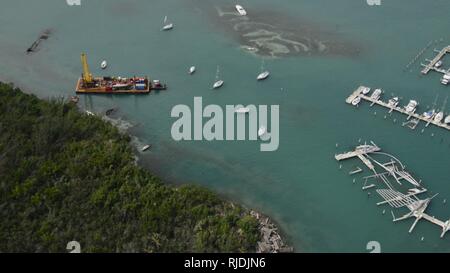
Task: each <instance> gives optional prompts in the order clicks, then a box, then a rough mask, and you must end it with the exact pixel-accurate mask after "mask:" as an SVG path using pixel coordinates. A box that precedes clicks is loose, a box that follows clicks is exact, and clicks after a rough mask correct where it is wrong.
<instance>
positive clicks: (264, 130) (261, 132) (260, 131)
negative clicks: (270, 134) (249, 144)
mask: <svg viewBox="0 0 450 273" xmlns="http://www.w3.org/2000/svg"><path fill="white" fill-rule="evenodd" d="M266 133H267V128H266V127H265V126H261V127H259V129H258V136H259V137H262V136H264V135H265V134H266Z"/></svg>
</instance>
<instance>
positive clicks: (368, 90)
mask: <svg viewBox="0 0 450 273" xmlns="http://www.w3.org/2000/svg"><path fill="white" fill-rule="evenodd" d="M369 92H370V87H364V88H363V90H362V93H363V95H367V94H369Z"/></svg>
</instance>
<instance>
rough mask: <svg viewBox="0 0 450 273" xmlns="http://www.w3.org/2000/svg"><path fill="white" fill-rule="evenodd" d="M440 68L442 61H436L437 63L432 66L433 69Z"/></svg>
mask: <svg viewBox="0 0 450 273" xmlns="http://www.w3.org/2000/svg"><path fill="white" fill-rule="evenodd" d="M441 66H442V61H438V62H437V63H435V64H434V67H436V68H439V67H441Z"/></svg>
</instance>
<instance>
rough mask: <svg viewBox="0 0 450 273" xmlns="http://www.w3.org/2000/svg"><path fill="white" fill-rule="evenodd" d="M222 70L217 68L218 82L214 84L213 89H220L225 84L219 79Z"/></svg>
mask: <svg viewBox="0 0 450 273" xmlns="http://www.w3.org/2000/svg"><path fill="white" fill-rule="evenodd" d="M219 73H220V69H219V66H217V72H216V81H215V82H214V84H213V89H218V88H220V87H222V85H223V84H224V81H223V80H221V79H220V78H219Z"/></svg>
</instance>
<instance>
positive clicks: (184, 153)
mask: <svg viewBox="0 0 450 273" xmlns="http://www.w3.org/2000/svg"><path fill="white" fill-rule="evenodd" d="M81 1H82V5H81V6H80V7H69V6H67V5H66V4H65V2H64V1H62V0H61V1H56V0H41V1H26V0H14V1H13V0H8V1H3V3H2V4H3V5H2V9H0V63H1V66H0V79H3V80H7V81H13V82H15V83H17V85H19V86H20V87H23V88H25V89H27V90H32V91H33V92H34V93H36V94H37V95H39V96H40V97H44V98H45V97H54V96H65V97H68V96H70V95H73V93H74V91H73V90H74V86H75V82H76V79H77V78H78V77H79V75H80V73H81V65H80V53H81V52H86V53H87V54H88V59H89V63H90V66H91V70H92V73H93V74H96V75H99V74H102V73H103V72H102V71H101V69H100V68H99V65H100V62H101V60H103V59H107V60H108V63H109V67H108V69H107V71H106V72H105V73H107V74H108V75H123V76H127V75H140V74H149V75H150V76H151V77H153V78H158V79H161V80H163V81H166V82H168V84H169V90H167V91H163V92H153V93H151V94H150V95H148V96H83V97H81V100H80V106H82V107H84V108H86V109H90V110H91V111H94V112H97V113H102V112H104V111H105V110H106V109H109V108H112V107H118V108H119V111H118V113H117V114H115V115H116V116H117V117H120V118H122V119H123V120H127V121H129V122H130V123H131V124H133V125H134V126H133V127H132V128H131V129H130V130H131V132H132V133H133V134H135V135H136V136H137V137H139V140H137V141H135V142H134V143H138V144H137V145H142V143H152V144H153V148H152V151H150V152H148V153H145V154H141V158H140V162H141V163H142V164H145V166H146V167H148V168H149V169H150V170H152V171H154V172H156V173H157V174H159V175H160V176H162V177H163V178H165V179H166V180H167V181H170V182H173V183H184V182H191V183H198V184H201V185H205V186H207V187H209V188H211V189H213V190H215V191H217V192H219V193H220V194H223V195H225V196H227V197H229V198H231V199H233V200H236V201H238V202H242V203H244V204H245V205H247V206H249V207H253V208H256V209H259V210H261V211H263V212H265V213H266V214H268V215H271V216H272V217H273V218H274V219H275V220H276V221H277V222H279V223H280V225H281V227H282V229H283V230H284V232H285V233H286V234H287V236H288V238H289V239H290V241H291V243H292V244H293V245H294V246H295V247H296V249H297V250H298V251H307V252H342V251H343V252H367V250H366V244H367V242H369V241H373V240H375V241H379V242H380V243H381V248H382V251H389V252H399V251H406V252H409V251H411V252H431V251H439V252H441V251H445V252H448V251H450V244H449V243H448V240H449V239H450V238H449V236H450V235H448V234H447V236H446V237H445V238H444V239H440V238H439V235H440V229H439V228H437V227H435V226H434V225H432V224H429V223H427V222H424V221H423V222H420V223H419V224H418V225H417V227H416V229H415V230H414V232H413V233H412V234H409V233H408V229H409V227H410V225H411V224H412V219H411V220H407V221H405V222H401V223H395V224H394V223H392V221H391V215H390V209H389V208H388V207H377V206H376V205H375V203H376V202H377V201H379V200H380V198H379V197H378V196H376V194H375V193H373V194H372V196H371V197H370V198H369V197H367V194H366V193H364V192H362V191H361V188H360V185H361V181H362V179H361V177H362V176H364V175H367V172H365V174H361V175H359V176H357V177H358V182H357V183H358V184H357V185H353V184H352V179H353V178H352V177H350V176H349V175H348V171H350V170H351V169H353V168H354V167H355V166H356V165H358V164H359V163H358V162H357V161H349V162H345V163H343V168H342V169H339V164H338V163H337V162H335V160H334V154H335V153H337V152H342V151H345V150H347V149H350V148H351V147H352V146H354V145H357V144H358V140H359V139H360V138H361V139H362V140H373V141H375V142H376V143H377V144H378V145H379V146H381V147H382V148H383V149H384V150H385V151H387V152H389V153H392V154H394V155H395V156H397V157H398V158H400V159H401V160H402V161H403V162H404V163H405V164H406V165H407V166H408V170H410V171H411V172H412V173H414V175H415V176H416V177H418V179H422V180H423V182H424V183H425V185H426V186H427V188H428V189H430V190H431V191H433V193H440V194H439V195H438V196H437V197H436V198H435V199H434V200H433V201H432V204H431V206H430V208H429V210H428V211H427V212H429V214H431V215H435V216H436V217H438V218H440V219H442V220H445V219H449V218H450V209H449V207H448V206H449V205H448V204H447V205H443V204H442V202H443V199H450V187H449V186H448V185H449V183H450V181H449V163H450V156H449V152H450V138H449V132H446V131H444V130H442V129H437V128H432V127H429V128H427V129H426V130H425V131H424V133H421V130H422V128H423V127H424V125H423V124H422V125H419V127H418V128H417V129H416V130H415V131H411V130H409V129H407V128H404V127H402V126H401V122H403V121H404V119H405V118H404V117H402V116H400V115H399V114H394V115H393V117H390V116H388V117H387V118H386V119H384V116H385V112H386V111H385V110H383V109H381V108H376V107H374V108H370V107H369V106H368V105H367V104H362V105H361V106H360V107H359V108H358V109H356V108H353V107H350V106H348V105H346V104H345V103H344V100H345V98H346V97H347V96H348V95H349V94H350V93H351V92H352V91H353V90H354V89H355V88H356V87H357V86H359V85H360V84H365V85H368V86H371V87H381V88H383V89H385V90H386V92H385V94H384V95H383V96H384V98H387V97H390V96H392V95H396V96H400V97H401V98H402V102H401V103H402V104H405V103H407V101H408V100H409V99H413V98H414V99H416V100H418V101H419V102H420V111H421V112H422V111H425V110H426V108H427V106H430V105H431V104H432V103H433V101H434V99H435V97H436V95H437V94H439V103H438V105H442V103H443V100H444V98H445V97H446V96H447V95H450V93H449V92H450V91H449V89H448V88H446V87H443V86H441V84H440V83H439V77H440V76H439V75H438V74H436V73H431V74H430V75H428V76H426V77H423V76H420V65H419V63H420V61H424V59H425V58H431V57H432V56H433V52H432V49H433V48H441V47H443V46H444V45H447V44H450V37H449V35H448V31H447V29H448V28H447V27H448V25H449V24H450V18H449V17H448V10H449V9H450V2H448V1H445V0H434V1H425V0H409V1H406V0H404V1H400V0H397V1H383V2H382V3H383V4H382V5H381V6H380V7H370V6H368V5H367V4H366V3H365V1H362V0H361V1H354V0H341V1H331V0H314V1H312V0H302V1H299V0H283V1H276V2H274V1H268V0H258V1H256V0H243V1H240V2H241V4H242V5H243V6H244V7H245V8H246V9H247V11H248V13H249V15H248V20H247V21H246V22H253V23H252V24H250V25H247V26H245V27H244V28H240V27H239V26H238V27H237V28H236V29H237V30H235V27H236V25H237V24H238V23H239V22H240V21H243V20H244V19H243V18H238V19H236V16H235V15H224V16H222V17H221V16H220V15H219V13H218V10H219V11H220V10H221V11H223V12H229V11H233V6H232V5H234V4H230V3H229V1H193V0H188V1H181V0H164V1H162V0H157V1H144V0H128V1H125V0H108V1H106V0H91V1H83V0H81ZM405 3H407V5H406V4H405ZM418 10H420V12H421V16H420V17H418V16H417V14H418V12H417V11H418ZM18 15H20V16H18ZM165 15H168V17H169V19H170V20H171V21H173V23H174V24H175V28H174V29H173V30H172V31H170V32H162V31H160V28H161V27H162V21H163V18H164V16H165ZM233 20H234V21H233ZM261 24H268V25H270V26H271V27H261ZM273 26H274V27H273ZM290 28H292V29H290ZM46 29H51V30H52V32H51V35H50V37H49V39H48V40H45V41H43V42H42V43H41V45H40V49H39V51H38V52H36V53H34V54H31V55H26V54H25V50H26V49H27V48H28V47H29V46H30V45H31V43H32V42H33V41H34V40H35V39H37V38H38V37H39V35H40V34H41V33H42V32H43V31H44V30H46ZM259 29H264V30H269V31H272V32H273V33H270V35H268V36H270V37H271V39H272V38H273V37H274V36H277V35H280V36H281V37H282V38H283V39H290V40H292V41H294V43H291V42H286V41H281V40H280V39H274V40H271V41H276V43H275V44H270V42H269V44H268V45H267V40H264V41H265V42H266V44H264V41H262V40H261V39H263V37H265V36H266V35H265V34H264V33H262V32H258V30H259ZM252 33H253V34H255V33H257V34H255V35H252ZM255 37H256V38H255ZM277 37H278V36H277ZM441 39H442V40H441ZM250 40H256V41H255V42H253V43H251V42H250ZM258 41H259V42H260V44H261V45H260V44H258V43H257V42H258ZM261 41H262V42H261ZM311 41H314V42H311ZM430 41H433V44H432V46H431V47H430V48H429V49H428V50H427V51H426V52H425V53H424V55H423V56H422V57H421V58H420V60H419V61H418V62H417V63H415V64H414V65H413V66H411V67H410V69H408V70H406V71H405V66H406V65H407V64H408V63H409V62H410V60H411V59H412V58H413V57H414V56H415V55H416V54H417V53H418V52H419V51H420V50H421V49H422V48H423V47H425V46H426V45H427V44H428V43H429V42H430ZM249 43H250V44H249ZM296 43H301V45H300V44H296ZM320 43H322V44H323V46H319V44H320ZM244 45H248V46H257V47H260V50H259V51H258V52H257V53H256V54H255V53H251V52H250V53H249V52H247V51H246V50H244V49H243V48H242V46H244ZM302 45H306V47H303V46H302ZM314 45H315V46H314ZM295 46H297V48H298V49H299V50H298V51H296V47H295ZM306 48H307V49H308V50H309V51H308V50H306ZM287 50H289V52H287ZM283 52H286V53H283ZM266 56H271V57H272V56H275V58H268V59H267V60H266V62H265V67H266V68H267V69H269V70H270V71H271V77H270V79H268V80H267V81H266V82H256V81H255V77H256V75H257V74H258V73H259V71H260V66H261V59H262V58H263V57H266ZM446 64H447V65H448V64H449V61H447V62H446ZM191 65H196V66H197V72H196V73H195V74H194V75H193V76H189V75H188V74H187V69H188V68H189V67H190V66H191ZM217 65H220V68H221V69H220V72H221V77H222V78H223V79H224V80H225V85H224V87H223V88H222V89H220V90H218V91H211V90H210V88H211V85H212V82H213V81H214V78H215V74H216V67H217ZM194 96H202V97H203V103H204V105H206V104H218V105H221V106H225V105H227V104H244V105H247V104H256V105H260V104H265V105H272V104H278V105H280V147H279V149H278V151H276V152H269V153H262V152H260V151H259V143H258V142H254V141H252V142H249V141H235V142H231V141H227V142H204V141H203V142H175V141H173V140H172V138H171V135H170V129H171V126H172V123H173V122H174V121H175V119H173V118H171V117H170V111H171V109H172V107H173V106H174V105H177V104H187V105H191V106H192V104H193V97H194ZM449 111H450V105H447V106H446V112H449ZM375 112H376V113H377V114H376V115H375ZM394 119H396V121H397V122H396V123H394V122H393V120H394ZM432 134H434V136H433V137H432V136H431V135H432ZM336 143H339V145H338V147H337V148H336ZM430 195H431V194H430ZM383 209H386V211H387V213H386V214H384V215H383V214H382V211H383ZM398 215H399V214H398V213H397V216H398ZM421 237H424V238H425V240H424V241H421V240H420V238H421Z"/></svg>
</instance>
